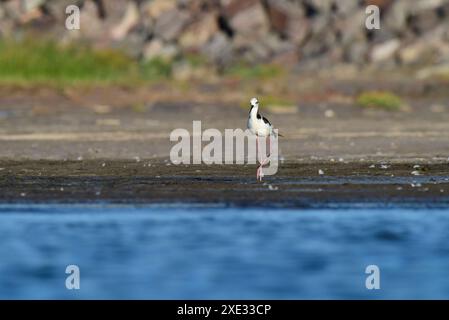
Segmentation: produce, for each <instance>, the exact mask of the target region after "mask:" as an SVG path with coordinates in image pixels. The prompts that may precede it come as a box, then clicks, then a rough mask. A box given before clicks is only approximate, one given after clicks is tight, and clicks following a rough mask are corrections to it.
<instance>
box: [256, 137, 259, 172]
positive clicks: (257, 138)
mask: <svg viewBox="0 0 449 320" xmlns="http://www.w3.org/2000/svg"><path fill="white" fill-rule="evenodd" d="M256 161H259V136H258V135H256ZM259 163H260V161H259ZM259 177H260V166H259V167H258V168H257V171H256V180H259Z"/></svg>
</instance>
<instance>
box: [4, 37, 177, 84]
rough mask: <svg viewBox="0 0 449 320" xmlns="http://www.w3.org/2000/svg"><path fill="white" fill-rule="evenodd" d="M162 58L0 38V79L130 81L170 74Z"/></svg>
mask: <svg viewBox="0 0 449 320" xmlns="http://www.w3.org/2000/svg"><path fill="white" fill-rule="evenodd" d="M169 72H170V70H169V64H168V63H167V62H164V61H161V60H157V59H156V60H153V61H150V62H147V63H139V62H138V61H136V60H134V59H131V58H130V57H128V56H126V55H125V54H124V53H122V52H120V51H115V50H109V49H103V50H93V49H91V48H89V47H88V46H84V45H77V46H75V45H68V46H61V45H57V44H56V43H54V42H50V41H35V40H31V39H27V40H26V41H19V42H18V41H12V40H3V41H0V83H2V84H11V85H38V84H45V85H56V86H60V85H73V84H89V85H91V84H132V83H138V82H140V81H145V80H152V79H161V78H165V77H168V76H169Z"/></svg>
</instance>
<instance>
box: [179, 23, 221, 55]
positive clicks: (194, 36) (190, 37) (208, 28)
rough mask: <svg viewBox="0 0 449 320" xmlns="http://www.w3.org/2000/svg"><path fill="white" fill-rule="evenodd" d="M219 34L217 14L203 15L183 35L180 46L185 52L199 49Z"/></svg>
mask: <svg viewBox="0 0 449 320" xmlns="http://www.w3.org/2000/svg"><path fill="white" fill-rule="evenodd" d="M217 32H218V25H217V16H216V15H215V14H206V15H203V16H202V17H201V18H200V19H199V20H198V21H195V22H193V23H192V24H190V25H189V26H188V27H187V28H186V30H185V31H184V32H183V33H182V34H181V36H180V38H179V45H180V46H181V48H183V49H185V50H192V49H199V48H201V47H202V46H204V44H205V43H206V42H207V41H209V40H210V39H211V38H212V36H213V35H214V34H215V33H217Z"/></svg>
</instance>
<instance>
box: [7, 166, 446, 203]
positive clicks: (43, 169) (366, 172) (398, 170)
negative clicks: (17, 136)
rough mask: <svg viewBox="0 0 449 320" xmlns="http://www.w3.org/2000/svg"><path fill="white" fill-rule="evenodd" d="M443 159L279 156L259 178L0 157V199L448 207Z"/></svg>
mask: <svg viewBox="0 0 449 320" xmlns="http://www.w3.org/2000/svg"><path fill="white" fill-rule="evenodd" d="M418 166H419V167H418ZM448 167H449V164H447V163H445V162H441V163H425V162H420V163H419V164H417V163H413V164H412V163H400V162H383V163H382V164H381V163H379V162H370V161H366V162H365V161H363V162H358V163H354V162H346V163H345V162H319V161H315V162H284V163H282V164H281V165H280V169H279V171H278V173H277V174H276V175H274V176H266V177H265V178H264V181H263V182H257V181H256V179H255V171H256V167H255V165H172V164H170V163H169V162H166V161H158V160H154V159H152V160H140V161H111V160H83V161H48V160H41V161H6V160H3V161H0V190H2V192H1V193H0V202H1V203H29V202H33V203H92V202H106V203H135V204H157V205H159V204H165V205H176V204H180V203H184V204H186V203H187V204H195V205H217V206H238V207H262V206H263V207H302V208H309V207H333V206H337V207H341V206H345V205H349V206H354V205H360V204H364V205H373V206H390V205H392V206H398V205H399V206H426V207H448V206H449V174H448V172H449V171H448ZM319 170H322V171H323V174H319Z"/></svg>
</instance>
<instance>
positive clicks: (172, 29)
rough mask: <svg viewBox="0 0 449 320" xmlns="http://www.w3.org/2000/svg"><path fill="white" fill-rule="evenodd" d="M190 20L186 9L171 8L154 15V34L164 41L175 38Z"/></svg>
mask: <svg viewBox="0 0 449 320" xmlns="http://www.w3.org/2000/svg"><path fill="white" fill-rule="evenodd" d="M189 20H190V16H189V14H188V13H187V12H186V11H181V10H178V9H172V10H168V11H164V12H163V13H161V15H160V16H158V17H156V23H155V26H154V35H155V36H156V37H159V38H161V39H163V40H165V41H173V40H175V39H176V38H177V37H178V36H179V35H180V34H181V32H182V30H183V28H184V27H185V26H186V25H187V23H188V22H189Z"/></svg>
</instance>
